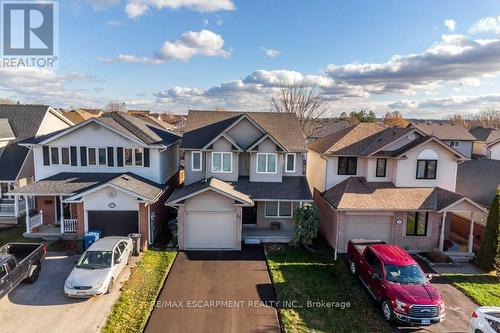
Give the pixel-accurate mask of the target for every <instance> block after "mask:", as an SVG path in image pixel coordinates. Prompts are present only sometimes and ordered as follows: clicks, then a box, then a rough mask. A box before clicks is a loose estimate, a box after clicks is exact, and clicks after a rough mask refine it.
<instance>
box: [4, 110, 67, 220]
mask: <svg viewBox="0 0 500 333" xmlns="http://www.w3.org/2000/svg"><path fill="white" fill-rule="evenodd" d="M71 125H73V123H72V122H70V121H69V120H68V119H67V118H65V117H64V116H62V115H61V113H60V112H58V111H57V110H55V109H53V108H51V107H50V106H46V105H18V104H12V105H0V217H1V220H0V222H1V223H17V217H18V216H19V215H20V214H22V213H24V212H25V210H26V203H25V202H24V197H22V198H21V197H17V196H14V195H11V194H10V193H8V192H9V191H10V190H12V189H13V188H14V186H15V185H18V184H19V183H20V182H27V181H29V180H31V179H32V178H33V176H34V170H33V154H31V153H30V151H29V149H27V148H26V147H23V146H19V145H18V142H20V141H22V140H25V139H27V138H31V137H36V136H41V135H44V134H47V133H51V132H54V131H57V130H61V129H64V128H67V127H69V126H71ZM32 208H34V201H33V199H32V198H30V197H29V198H28V209H32Z"/></svg>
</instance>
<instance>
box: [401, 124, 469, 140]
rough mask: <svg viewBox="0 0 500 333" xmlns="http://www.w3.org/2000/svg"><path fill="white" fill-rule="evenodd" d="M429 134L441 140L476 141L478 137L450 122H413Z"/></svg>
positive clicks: (416, 126)
mask: <svg viewBox="0 0 500 333" xmlns="http://www.w3.org/2000/svg"><path fill="white" fill-rule="evenodd" d="M410 126H413V127H415V128H418V129H419V130H421V131H422V132H424V133H425V134H427V135H430V136H435V137H436V138H438V139H439V140H459V141H474V140H475V139H476V138H475V137H474V136H473V135H472V134H470V133H469V132H468V131H467V130H466V129H465V128H463V127H462V126H460V125H455V124H449V123H411V125H410Z"/></svg>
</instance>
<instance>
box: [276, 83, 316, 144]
mask: <svg viewBox="0 0 500 333" xmlns="http://www.w3.org/2000/svg"><path fill="white" fill-rule="evenodd" d="M324 97H325V95H324V92H323V90H322V89H321V88H320V87H319V86H318V85H317V84H313V85H306V84H304V83H303V82H300V83H298V82H284V83H281V84H280V89H279V92H278V93H277V94H276V95H274V96H273V97H272V98H271V102H270V109H271V111H274V112H284V113H294V114H296V115H297V118H299V121H300V125H301V127H302V131H303V132H304V135H305V136H306V137H311V136H313V135H314V133H315V132H316V130H317V129H318V128H319V127H320V126H321V124H320V122H319V118H321V117H323V116H324V115H325V113H326V107H325V104H324V102H325V98H324Z"/></svg>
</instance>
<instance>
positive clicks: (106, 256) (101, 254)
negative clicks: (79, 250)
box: [76, 251, 112, 269]
mask: <svg viewBox="0 0 500 333" xmlns="http://www.w3.org/2000/svg"><path fill="white" fill-rule="evenodd" d="M111 257H112V255H111V251H87V252H85V253H84V254H83V256H82V257H81V258H80V260H79V261H78V264H77V265H76V267H78V268H84V269H101V268H109V267H111Z"/></svg>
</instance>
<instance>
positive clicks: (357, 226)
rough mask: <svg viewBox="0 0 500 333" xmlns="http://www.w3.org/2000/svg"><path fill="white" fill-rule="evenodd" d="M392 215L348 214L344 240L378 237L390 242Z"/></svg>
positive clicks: (377, 238)
mask: <svg viewBox="0 0 500 333" xmlns="http://www.w3.org/2000/svg"><path fill="white" fill-rule="evenodd" d="M392 219H393V218H392V216H370V215H347V216H346V223H345V228H344V230H345V233H344V240H345V243H346V244H347V241H349V240H350V239H376V240H381V241H385V242H387V243H390V241H391V226H392Z"/></svg>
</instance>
